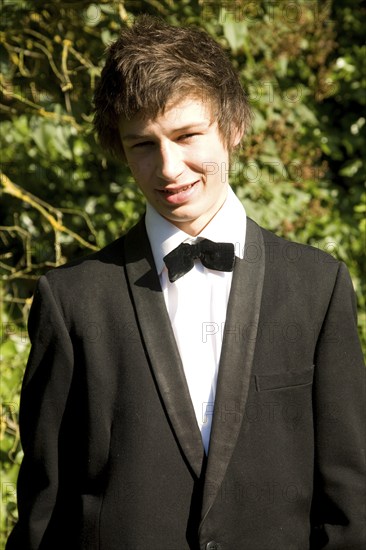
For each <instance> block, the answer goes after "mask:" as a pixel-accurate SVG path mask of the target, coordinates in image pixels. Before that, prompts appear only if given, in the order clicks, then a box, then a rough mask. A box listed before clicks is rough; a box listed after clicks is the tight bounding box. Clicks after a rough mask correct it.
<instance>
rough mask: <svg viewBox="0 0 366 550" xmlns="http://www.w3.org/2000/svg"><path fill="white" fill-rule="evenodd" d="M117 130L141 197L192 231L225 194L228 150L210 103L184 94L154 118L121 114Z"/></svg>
mask: <svg viewBox="0 0 366 550" xmlns="http://www.w3.org/2000/svg"><path fill="white" fill-rule="evenodd" d="M119 131H120V136H121V140H122V145H123V149H124V151H125V155H126V159H127V162H128V165H129V166H130V169H131V172H132V174H133V176H134V178H135V180H136V183H137V184H138V186H139V187H140V189H141V191H142V192H143V194H144V195H145V197H146V199H147V201H148V202H149V203H150V204H151V205H152V206H153V207H154V208H155V210H157V212H159V214H161V216H163V217H164V218H166V219H167V220H169V221H170V222H171V223H173V224H174V225H176V226H177V227H179V228H180V229H182V230H183V231H185V232H186V233H188V234H190V235H197V234H198V233H199V232H200V231H201V230H202V229H203V228H204V227H205V226H206V225H207V224H208V222H209V221H210V220H211V219H212V218H213V216H214V215H215V214H216V212H217V211H218V210H219V209H220V208H221V206H222V204H223V203H224V201H225V199H226V194H227V179H228V178H227V174H228V170H229V154H228V150H227V148H226V146H224V144H223V143H222V139H221V136H220V134H219V130H218V127H217V123H216V122H215V121H214V120H213V118H212V113H211V109H210V104H207V103H206V104H205V103H204V102H203V101H201V100H199V99H195V98H194V97H191V98H184V99H182V100H180V101H176V102H174V103H171V104H169V105H168V107H167V108H166V110H165V112H164V113H163V114H161V115H158V116H157V118H156V119H154V120H146V119H145V120H144V119H142V118H141V117H139V116H135V117H133V118H132V119H130V120H122V121H121V122H120V124H119ZM240 137H241V136H238V138H237V140H236V142H234V145H235V144H236V143H237V142H239V139H240Z"/></svg>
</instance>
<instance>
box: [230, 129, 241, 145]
mask: <svg viewBox="0 0 366 550" xmlns="http://www.w3.org/2000/svg"><path fill="white" fill-rule="evenodd" d="M243 135H244V128H240V129H238V128H235V131H234V136H233V140H232V142H231V147H232V148H233V149H234V148H235V147H236V146H237V145H238V144H239V143H240V141H241V139H242V137H243Z"/></svg>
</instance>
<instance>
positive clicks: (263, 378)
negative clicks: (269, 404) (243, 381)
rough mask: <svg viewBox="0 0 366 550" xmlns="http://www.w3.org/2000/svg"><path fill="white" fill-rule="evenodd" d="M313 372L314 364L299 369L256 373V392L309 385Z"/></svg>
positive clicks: (311, 381)
mask: <svg viewBox="0 0 366 550" xmlns="http://www.w3.org/2000/svg"><path fill="white" fill-rule="evenodd" d="M313 374H314V365H312V366H311V367H308V368H306V369H302V370H301V371H288V372H280V373H271V374H256V375H255V376H254V379H255V387H256V390H257V391H258V392H265V391H271V390H283V389H292V388H296V387H302V386H309V385H311V384H312V383H313Z"/></svg>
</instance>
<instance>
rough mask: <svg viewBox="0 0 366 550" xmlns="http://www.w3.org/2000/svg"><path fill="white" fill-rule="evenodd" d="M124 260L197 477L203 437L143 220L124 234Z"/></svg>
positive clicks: (161, 385)
mask: <svg viewBox="0 0 366 550" xmlns="http://www.w3.org/2000/svg"><path fill="white" fill-rule="evenodd" d="M125 259H126V272H127V280H128V282H129V286H130V290H131V295H132V299H133V302H134V306H135V310H136V317H137V320H138V323H139V326H140V329H141V334H142V339H143V342H144V345H145V347H146V350H147V355H148V357H149V359H150V364H151V369H152V372H153V375H154V378H155V381H156V384H157V387H158V390H159V392H160V395H161V398H162V401H163V403H164V406H165V408H166V411H167V414H168V417H169V420H170V423H171V425H172V427H173V430H174V432H175V435H176V438H177V440H178V442H179V445H180V447H181V449H182V451H183V453H184V455H185V457H186V459H187V461H188V463H189V465H190V467H191V469H192V470H193V472H194V474H195V475H196V476H197V478H198V477H199V476H200V474H201V470H202V464H203V460H204V449H203V445H202V438H201V434H200V431H199V428H198V425H197V421H196V417H195V413H194V409H193V406H192V401H191V398H190V395H189V389H188V385H187V382H186V378H185V375H184V370H183V365H182V362H181V359H180V355H179V351H178V348H177V345H176V341H175V337H174V333H173V330H172V327H171V323H170V319H169V315H168V312H167V310H166V306H165V300H164V296H163V293H162V290H161V286H160V281H159V277H158V274H157V272H156V268H155V264H154V260H153V256H152V253H151V248H150V243H149V241H148V237H147V234H146V229H145V222H144V219H142V220H141V221H140V222H139V223H138V224H137V225H136V226H135V227H134V228H132V230H131V231H130V232H129V233H128V234H127V235H126V237H125Z"/></svg>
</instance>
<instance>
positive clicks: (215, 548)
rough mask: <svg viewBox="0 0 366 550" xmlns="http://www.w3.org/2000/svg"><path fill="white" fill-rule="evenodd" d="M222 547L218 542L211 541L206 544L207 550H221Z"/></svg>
mask: <svg viewBox="0 0 366 550" xmlns="http://www.w3.org/2000/svg"><path fill="white" fill-rule="evenodd" d="M220 549H221V546H220V544H219V543H218V542H215V541H214V540H211V541H210V542H208V543H207V544H206V550H220Z"/></svg>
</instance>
